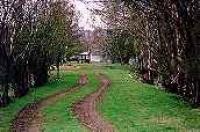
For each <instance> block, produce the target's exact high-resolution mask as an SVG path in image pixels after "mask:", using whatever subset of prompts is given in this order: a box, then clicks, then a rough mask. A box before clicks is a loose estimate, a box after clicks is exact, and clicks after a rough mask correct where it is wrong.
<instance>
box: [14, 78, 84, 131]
mask: <svg viewBox="0 0 200 132" xmlns="http://www.w3.org/2000/svg"><path fill="white" fill-rule="evenodd" d="M87 82H88V77H87V75H86V74H84V75H81V77H80V79H79V81H78V84H79V85H80V86H83V85H85V84H86V83H87ZM78 89H79V87H78V86H77V87H74V88H70V89H68V90H66V91H62V92H59V93H56V94H54V95H51V96H48V97H47V98H44V99H43V100H41V101H39V102H36V103H34V104H30V105H28V106H26V107H25V108H24V109H22V110H21V111H20V112H19V113H18V115H17V116H16V118H15V120H14V121H13V123H12V127H11V131H12V132H41V131H43V130H42V123H43V117H42V113H41V110H42V109H43V108H45V107H47V106H48V105H50V104H53V103H55V102H56V101H57V100H59V99H61V98H62V97H65V96H67V95H68V94H70V93H72V92H75V91H76V90H78Z"/></svg>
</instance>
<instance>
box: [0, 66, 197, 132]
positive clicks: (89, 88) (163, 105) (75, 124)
mask: <svg viewBox="0 0 200 132" xmlns="http://www.w3.org/2000/svg"><path fill="white" fill-rule="evenodd" d="M97 72H101V73H105V74H106V75H107V76H108V77H109V78H110V79H111V81H112V85H111V86H110V88H109V89H108V91H107V93H106V95H105V98H104V99H103V102H102V103H101V104H99V105H98V110H99V111H100V112H101V114H102V116H104V118H105V119H106V120H108V121H109V122H111V123H112V124H113V126H114V127H115V128H116V130H117V131H119V132H190V131H191V132H200V110H199V109H192V108H191V107H190V106H189V105H188V104H187V103H184V102H183V101H182V100H179V99H177V97H176V96H175V95H173V94H170V93H166V92H164V91H161V90H159V89H156V87H155V86H152V85H148V84H143V83H140V82H138V81H135V80H134V79H132V78H130V76H129V71H128V70H127V68H123V67H121V66H120V65H111V66H100V65H96V66H92V65H80V69H77V70H76V71H68V72H62V77H61V80H59V81H52V82H50V83H48V84H46V85H45V86H43V87H40V88H38V89H37V91H36V95H37V96H36V97H37V100H40V99H42V98H44V97H46V96H48V95H52V94H53V93H56V92H58V91H61V90H64V89H66V88H70V87H72V86H74V85H75V84H76V80H77V79H78V76H79V75H80V74H82V73H87V74H88V77H89V84H87V85H85V86H84V87H82V88H80V89H79V90H77V91H75V92H73V93H70V94H69V95H67V96H66V97H63V98H61V99H60V100H59V101H57V102H56V103H54V104H51V105H49V106H47V107H45V108H44V109H42V114H43V115H44V125H43V130H44V131H45V132H85V131H87V129H86V128H85V127H84V126H82V125H81V124H80V122H79V121H78V119H77V118H76V117H75V116H74V115H73V113H72V111H71V108H72V105H73V103H75V102H77V101H79V100H81V99H82V98H83V97H85V96H86V95H88V94H90V93H92V92H94V91H96V90H97V88H98V85H99V80H97V78H96V75H95V74H96V73H97ZM34 96H35V93H34V91H30V92H29V94H28V95H27V96H25V97H22V98H20V99H16V100H15V102H13V103H11V104H10V105H9V106H8V107H6V108H1V109H0V132H7V131H8V130H9V127H10V123H11V121H12V120H13V119H14V117H15V115H16V114H17V113H18V111H20V110H21V109H22V108H23V107H24V106H26V105H27V104H29V103H32V102H33V101H34Z"/></svg>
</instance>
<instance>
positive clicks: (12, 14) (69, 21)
mask: <svg viewBox="0 0 200 132" xmlns="http://www.w3.org/2000/svg"><path fill="white" fill-rule="evenodd" d="M0 14H1V15H0V106H5V105H7V104H8V103H9V100H10V98H12V97H21V96H24V95H25V94H26V93H27V92H28V90H29V88H30V87H31V86H41V85H43V84H44V83H46V82H47V81H48V71H49V69H50V67H51V66H52V65H56V67H57V69H59V64H60V63H61V62H63V61H64V60H65V58H66V55H68V54H69V53H71V52H72V49H73V51H75V50H74V47H75V45H73V32H74V30H73V17H74V12H73V7H72V6H71V5H70V4H69V3H68V2H66V1H64V0H56V1H52V0H1V1H0ZM58 72H59V71H58ZM58 75H59V74H58Z"/></svg>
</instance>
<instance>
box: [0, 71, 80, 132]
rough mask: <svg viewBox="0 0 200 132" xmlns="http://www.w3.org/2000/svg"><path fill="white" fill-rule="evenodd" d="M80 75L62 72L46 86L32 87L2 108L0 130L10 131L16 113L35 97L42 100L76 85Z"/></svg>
mask: <svg viewBox="0 0 200 132" xmlns="http://www.w3.org/2000/svg"><path fill="white" fill-rule="evenodd" d="M78 77H79V73H77V72H62V73H61V79H59V80H52V81H51V82H49V83H47V84H46V85H45V86H42V87H40V88H37V90H36V91H35V90H33V89H32V90H31V91H30V92H29V93H28V95H26V96H24V97H22V98H19V99H15V101H14V102H13V103H11V104H9V106H8V107H5V108H0V132H7V131H9V128H10V125H11V122H12V120H13V119H14V117H15V115H16V114H17V113H18V112H19V111H20V110H21V109H22V108H23V107H25V106H26V105H27V104H30V103H33V102H34V100H35V99H36V100H41V99H42V98H45V97H47V96H49V95H52V94H54V93H56V92H59V91H61V90H65V89H67V88H70V87H72V86H74V85H76V81H77V79H78Z"/></svg>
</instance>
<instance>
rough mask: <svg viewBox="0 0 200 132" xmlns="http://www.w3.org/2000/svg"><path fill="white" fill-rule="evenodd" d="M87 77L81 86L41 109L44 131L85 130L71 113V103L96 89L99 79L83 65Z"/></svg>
mask: <svg viewBox="0 0 200 132" xmlns="http://www.w3.org/2000/svg"><path fill="white" fill-rule="evenodd" d="M81 72H84V73H87V75H88V78H89V83H88V84H87V85H85V86H84V87H81V88H80V89H79V90H77V91H76V92H73V93H71V94H69V95H67V96H66V97H64V98H62V99H60V100H59V101H58V102H57V103H55V104H53V105H50V106H48V107H46V108H45V109H43V115H44V127H43V129H44V131H45V132H65V131H67V132H85V131H87V130H86V128H84V127H83V126H82V125H81V124H80V123H79V121H78V119H76V118H75V117H74V115H73V113H72V110H71V108H72V105H73V103H76V102H77V101H79V100H81V99H82V98H83V97H85V96H86V95H88V94H90V93H92V92H94V91H96V90H97V88H98V85H99V81H98V80H97V79H96V76H95V73H94V71H93V70H92V68H91V67H90V66H88V67H87V68H86V67H85V71H81Z"/></svg>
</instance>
